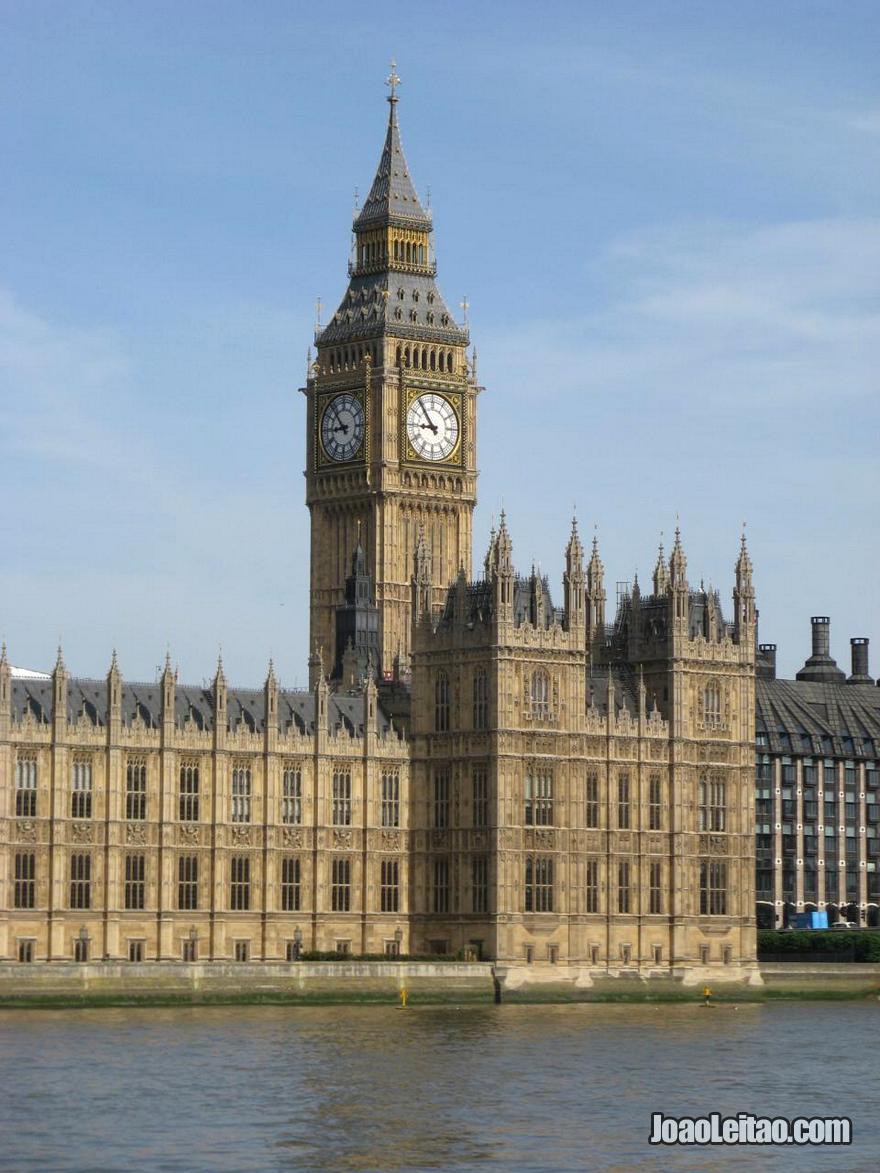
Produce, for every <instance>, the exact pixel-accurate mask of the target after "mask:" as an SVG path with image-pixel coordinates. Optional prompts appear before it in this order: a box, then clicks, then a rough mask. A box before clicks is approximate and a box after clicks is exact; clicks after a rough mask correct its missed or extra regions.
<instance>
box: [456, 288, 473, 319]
mask: <svg viewBox="0 0 880 1173" xmlns="http://www.w3.org/2000/svg"><path fill="white" fill-rule="evenodd" d="M458 304H459V305H460V306H461V312H462V314H463V315H464V317H463V321H464V324H465V325H467V324H468V310H469V309H470V308H471V303H470V302H469V301H468V299H467V294H465V295H464V297H463V298H462V299H461V301H460V302H459V303H458Z"/></svg>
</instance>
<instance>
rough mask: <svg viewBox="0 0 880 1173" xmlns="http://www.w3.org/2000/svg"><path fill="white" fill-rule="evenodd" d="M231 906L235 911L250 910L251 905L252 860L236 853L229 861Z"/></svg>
mask: <svg viewBox="0 0 880 1173" xmlns="http://www.w3.org/2000/svg"><path fill="white" fill-rule="evenodd" d="M229 877H230V885H229V907H230V909H231V910H232V911H233V912H248V911H249V910H250V907H251V861H250V859H249V858H248V857H247V856H246V855H234V856H233V857H232V859H231V860H230V861H229Z"/></svg>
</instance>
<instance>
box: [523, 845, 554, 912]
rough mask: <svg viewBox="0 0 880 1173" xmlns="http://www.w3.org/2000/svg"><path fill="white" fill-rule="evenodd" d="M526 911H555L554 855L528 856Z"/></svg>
mask: <svg viewBox="0 0 880 1173" xmlns="http://www.w3.org/2000/svg"><path fill="white" fill-rule="evenodd" d="M525 911H526V912H552V911H553V857H552V856H551V855H536V856H531V855H530V856H527V857H526V876H525Z"/></svg>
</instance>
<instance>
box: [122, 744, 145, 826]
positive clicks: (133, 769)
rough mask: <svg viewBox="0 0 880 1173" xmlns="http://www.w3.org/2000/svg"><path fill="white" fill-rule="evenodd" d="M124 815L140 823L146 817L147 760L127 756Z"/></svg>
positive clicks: (131, 820) (130, 820)
mask: <svg viewBox="0 0 880 1173" xmlns="http://www.w3.org/2000/svg"><path fill="white" fill-rule="evenodd" d="M125 817H126V818H127V819H128V820H129V822H137V823H142V822H143V821H144V819H146V817H147V760H146V758H129V759H128V761H127V762H126V765H125Z"/></svg>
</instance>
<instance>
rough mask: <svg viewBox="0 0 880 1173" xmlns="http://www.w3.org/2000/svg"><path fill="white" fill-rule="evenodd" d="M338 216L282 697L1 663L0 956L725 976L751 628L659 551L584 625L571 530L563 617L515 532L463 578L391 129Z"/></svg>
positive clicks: (738, 883)
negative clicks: (295, 640)
mask: <svg viewBox="0 0 880 1173" xmlns="http://www.w3.org/2000/svg"><path fill="white" fill-rule="evenodd" d="M390 80H391V82H392V89H391V97H390V115H389V121H388V128H387V135H386V139H385V144H384V149H383V151H382V156H381V160H380V163H379V168H378V171H377V174H376V177H375V179H374V182H373V185H372V188H371V190H370V193H369V195H368V197H367V200H366V201H365V203H364V206H363V208H362V209H361V210H360V211H359V212H358V214H357V217H356V219H355V222H354V251H353V256H352V259H351V263H350V266H349V277H350V280H349V284H348V288H347V290H346V293H345V296H344V297H343V299H342V302H341V303H340V305H339V308H338V310H337V311H336V313H335V314H334V315H333V317H332V320H331V321H330V322H329V323H327V324H326V325H325V326H324V327H323V328H319V331H318V333H317V334H316V354H315V356H314V361H312V358H311V356H310V360H309V368H308V378H307V383H306V387H305V388H304V394H305V398H306V418H307V453H308V456H307V470H306V475H307V503H308V507H309V510H310V515H311V534H312V544H311V611H310V622H311V629H310V633H311V646H312V648H313V654H312V657H311V659H310V663H309V672H310V687H309V690H308V691H307V692H290V691H285V690H283V689H281V688H279V686H278V683H277V681H276V679H275V676H274V673H273V671H272V669H271V666H270V669H269V672H268V676H267V679H266V681H265V684H264V686H263V687H262V688H261V689H257V690H248V689H235V688H231V687H229V686H228V685H227V682H226V679H225V677H224V673H223V669H222V665H221V666H219V667H218V670H217V673H216V676H215V678H214V681H213V684H212V685H211V686H210V687H208V688H191V687H185V686H183V685H182V684H180V683H179V682H178V680H177V678H176V674H175V672H174V671H173V669H172V666H171V663H170V661H168V662H166V665H165V670H164V672H163V673H162V675H161V678H160V679H159V680H158V681H156V682H155V683H147V684H136V683H128V682H125V681H123V679H122V676H121V673H120V669H119V667H118V665H117V663H116V660H115V656H114V659H113V663H112V665H111V668H110V671H109V674H108V676H107V678H106V680H105V681H100V682H96V681H87V680H81V679H74V678H71V677H70V676H69V675H68V672H67V669H66V667H65V665H64V663H63V660H62V658H61V655H60V653H59V658H58V662H57V664H56V666H55V670H54V672H53V673H52V675H51V677H48V676H47V677H42V678H39V677H36V676H34V675H33V674H31V675H30V676H29V675H27V674H24V675H22V674H18V673H15V672H14V671H13V670H12V669H11V667H10V665H9V664H8V662H7V658H6V655H5V651H4V655H3V658H2V661H0V796H2V808H0V836H2V841H0V851H2V854H0V900H2V905H0V907H2V908H3V909H4V910H5V912H4V914H3V918H2V923H0V956H2V957H3V958H6V959H8V960H15V959H19V960H22V961H29V960H33V961H52V960H57V959H71V958H79V959H80V960H85V959H91V958H95V959H97V958H111V959H123V960H124V959H130V960H144V961H147V960H174V959H177V960H180V959H184V960H186V959H190V960H192V959H196V958H197V959H199V960H213V959H224V960H235V959H241V960H243V959H251V960H259V959H265V960H273V961H274V960H284V959H285V958H287V959H290V958H295V957H296V956H297V955H298V952H299V950H300V948H302V950H334V949H335V950H340V951H350V952H352V953H359V954H363V953H373V954H375V953H380V954H381V953H394V952H398V951H402V952H410V953H426V952H430V953H437V954H447V953H453V952H460V951H464V952H470V953H471V954H476V955H478V956H482V957H485V958H491V959H493V960H495V962H496V964H498V965H499V966H503V967H507V968H508V969H510V968H511V967H522V970H523V972H526V967H529V966H531V967H533V968H532V970H531V971H530V972H532V973H538V972H541V971H543V972H548V973H549V972H551V971H550V970H549V966H552V965H557V966H569V967H577V968H578V969H579V970H580V971H582V972H583V973H584V974H586V975H587V979H588V977H589V974H599V973H612V974H620V973H633V974H637V973H641V974H643V975H644V974H654V973H656V974H665V975H669V974H672V975H674V976H689V977H690V978H691V979H693V980H698V979H699V977H700V975H701V974H705V973H707V972H709V970H707V967H711V971H712V972H714V973H715V975H716V976H719V977H720V976H722V975H726V976H728V977H733V978H749V977H751V976H752V975H753V974H754V967H755V930H754V900H755V894H754V872H755V848H754V844H755V839H754V803H755V790H754V782H755V773H754V771H755V760H754V713H755V644H756V626H755V624H756V612H755V597H754V590H753V586H752V567H751V564H750V561H749V557H748V553H747V551H746V548H745V542H744V541H743V544H742V548H741V550H740V553H739V557H738V559H737V561H736V567H735V589H734V592H733V621H732V622H727V621H726V620H725V619H724V617H723V615H722V610H721V604H720V600H719V597H718V596H717V594H715V593H712V592H706V591H704V590H702V589H700V590H694V589H692V588H691V587H690V585H689V582H688V576H687V565H686V560H685V555H684V551H683V547H682V542H681V538H680V535H679V534H678V532H677V531H676V537H675V543H674V547H673V550H672V553H671V557H670V558H669V559H668V561H667V559H666V557H665V556H664V554H663V551H662V548H661V552H660V556H659V558H658V561H657V566H656V570H655V572H654V575H653V582H652V584H651V590H650V592H646V593H644V594H643V593H642V591H641V589H640V587H639V585H638V583H637V582H636V583H635V584H633V586H632V588H631V589H627V590H626V591H624V592H623V593H622V594H621V597H620V599H619V602H618V608H617V613H616V615H615V616H614V619H613V622H611V623H606V615H605V602H606V593H605V586H604V572H603V567H602V563H601V561H600V558H599V554H598V550H597V548H596V543H595V541H594V542H593V547H592V551H591V554H590V557H589V559H586V557H585V551H584V550H583V548H582V545H581V541H580V539H579V537H578V533H577V527H576V525H575V526H573V528H572V533H571V537H570V540H569V542H568V547H567V549H566V551H565V569H564V591H563V593H564V597H563V605H562V607H561V608H557V607H555V606H554V605H553V602H552V601H551V597H550V590H549V586H548V583H547V581H546V579H544V578H542V577H541V576H539V575H537V574H535V573H534V571H533V572H532V573H531V575H525V576H520V575H518V574H517V573H516V570H515V568H514V562H513V550H512V541H511V537H510V534H509V532H508V526H507V521H506V519H505V518H502V520H501V525H500V528H499V530H498V532H497V533H493V535H492V537H491V541H490V544H489V549H488V553H487V555H486V558H485V563H484V565H483V568H482V574H481V576H480V577H478V578H474V577H473V576H472V571H471V562H472V513H473V508H474V505H475V501H476V482H477V471H476V470H477V465H476V446H477V401H478V396H479V393H480V388H479V386H478V383H477V375H476V357H475V355H474V354H469V353H468V349H467V348H468V346H469V337H468V333H467V330H466V329H465V328H463V327H462V326H460V325H458V324H457V323H456V322H455V321H454V320H453V316H452V314H451V313H450V310H449V308H448V307H447V305H446V304H445V302H444V300H443V297H442V295H441V293H440V291H439V289H438V287H437V285H436V283H435V273H436V265H435V261H434V256H433V251H432V243H431V241H432V220H431V216H430V214H429V213H428V212H427V211H426V210H425V209H424V207H423V206H422V204H421V202H420V200H419V197H418V195H417V193H416V189H415V187H414V185H413V182H412V179H411V177H410V175H409V171H408V168H407V164H406V160H405V158H404V155H403V149H402V146H401V141H400V134H399V128H398V120H397V95H396V92H395V90H396V82H397V79H396V78H394V77H392V79H390Z"/></svg>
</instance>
